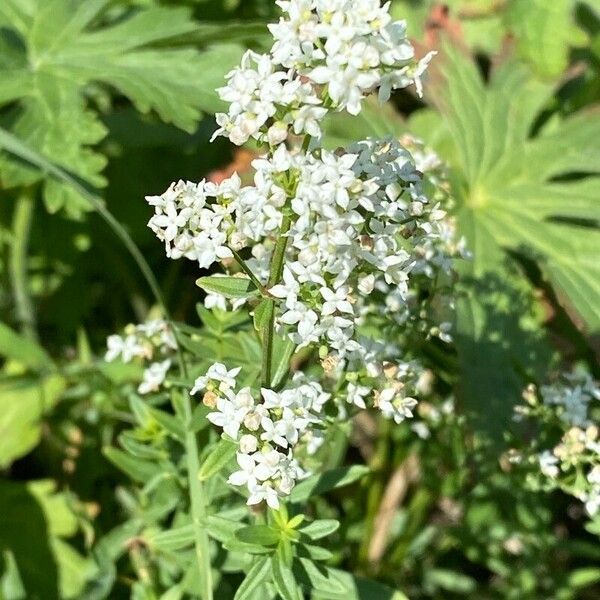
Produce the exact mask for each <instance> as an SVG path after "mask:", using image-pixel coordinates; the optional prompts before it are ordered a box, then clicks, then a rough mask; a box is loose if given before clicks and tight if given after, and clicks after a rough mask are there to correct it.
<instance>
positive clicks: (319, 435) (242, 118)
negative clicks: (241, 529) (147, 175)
mask: <svg viewBox="0 0 600 600" xmlns="http://www.w3.org/2000/svg"><path fill="white" fill-rule="evenodd" d="M277 4H278V5H279V6H280V8H281V9H282V13H283V16H282V18H281V19H280V20H279V22H278V23H276V24H274V25H272V26H271V27H270V30H271V33H272V34H273V37H274V39H275V43H274V45H273V47H272V49H271V51H270V52H269V53H267V54H257V53H255V52H252V51H248V52H247V53H246V54H245V55H244V57H243V59H242V62H241V65H240V66H239V67H238V68H236V69H234V70H233V71H231V73H229V75H228V76H227V85H226V86H225V87H223V88H221V89H220V90H219V94H220V96H221V98H222V99H223V100H225V101H226V102H228V103H229V110H228V112H227V113H226V114H220V115H217V122H218V124H219V129H218V130H217V132H216V133H215V136H219V135H223V136H226V137H228V138H229V139H230V140H231V141H232V142H233V143H234V144H238V145H239V144H243V143H245V142H246V141H248V140H250V139H254V140H257V141H258V142H260V143H261V144H263V145H264V146H266V147H267V148H268V150H267V152H266V154H264V155H262V156H259V157H258V158H256V159H255V160H254V161H253V162H252V167H253V169H254V180H253V184H252V185H247V186H242V185H241V180H240V177H239V176H238V175H237V174H235V175H233V176H232V177H231V178H229V179H225V180H223V181H222V182H220V183H219V184H214V183H210V182H207V181H201V182H200V183H198V184H195V183H191V182H184V181H179V182H177V183H174V184H172V185H171V187H170V188H169V189H168V190H167V191H166V192H165V193H164V194H162V195H160V196H151V197H148V198H147V201H148V203H149V204H150V205H151V206H152V207H153V208H154V216H153V217H152V218H151V219H150V222H149V224H148V225H149V227H150V228H151V229H152V230H153V231H154V232H155V233H156V235H157V237H158V238H159V239H160V240H161V241H163V242H164V244H165V248H166V252H167V255H168V256H169V257H171V258H173V259H178V258H182V257H185V258H188V259H190V260H194V261H197V262H198V264H199V266H200V267H201V268H208V267H211V266H213V265H214V264H215V263H221V264H222V265H223V266H224V267H225V269H226V270H227V269H228V268H229V267H230V266H232V265H233V264H234V261H235V262H237V263H239V266H240V267H242V268H243V270H244V271H246V273H248V271H250V272H251V273H252V275H253V277H252V281H253V282H254V283H258V285H256V286H255V287H256V288H257V291H258V292H259V293H260V294H261V295H262V296H263V297H265V298H268V299H269V300H270V301H271V302H270V304H273V305H274V306H273V312H272V314H273V317H272V318H273V320H274V323H273V325H274V327H275V329H276V332H277V333H278V334H279V335H282V336H287V337H288V338H289V339H290V340H291V341H292V342H293V343H294V345H295V346H296V347H297V348H301V347H305V346H312V347H314V348H318V353H319V357H320V359H321V365H322V367H323V386H324V387H322V386H321V384H319V383H317V382H316V381H313V380H310V379H308V378H306V377H304V376H302V375H300V374H296V375H295V376H294V378H293V380H292V381H291V383H290V384H289V385H288V387H287V388H286V389H284V390H282V391H278V392H276V391H274V390H271V389H267V388H262V389H261V391H260V395H259V394H258V393H257V392H256V391H255V390H252V389H251V388H247V387H246V388H242V389H238V387H237V385H236V381H235V380H236V376H237V375H238V372H239V369H229V370H228V369H227V368H226V367H225V366H224V365H222V364H220V363H215V364H214V365H213V366H212V367H211V368H210V369H209V370H208V372H207V373H206V375H204V376H202V377H200V378H198V379H197V381H196V382H195V385H194V386H193V389H192V394H200V393H202V395H203V402H204V404H206V405H207V406H209V407H211V408H212V409H214V410H213V411H212V412H211V413H210V414H209V416H208V419H209V420H210V421H211V422H212V423H213V424H214V425H216V426H217V427H220V428H221V429H222V430H223V432H224V433H225V434H226V435H227V436H229V437H231V438H232V439H234V440H236V441H237V442H238V443H239V452H238V455H237V456H238V464H239V467H240V469H239V470H238V471H236V472H235V473H233V474H232V475H231V477H230V480H229V481H230V483H232V484H233V485H245V486H246V487H247V488H248V492H249V500H248V502H249V504H255V503H258V502H261V501H265V502H267V504H269V506H272V507H276V506H277V505H278V502H279V498H280V497H281V496H285V495H287V494H289V492H290V491H291V489H292V487H293V485H294V482H295V481H296V480H297V479H298V478H299V477H301V476H302V475H303V470H302V468H301V467H300V465H299V459H298V457H299V456H301V455H310V454H311V453H315V452H316V451H317V450H318V449H319V447H320V446H321V445H322V444H323V442H324V440H325V431H324V425H325V424H326V422H327V419H328V418H329V417H325V414H324V410H323V409H324V407H325V405H326V404H328V406H329V408H328V414H329V415H331V414H332V413H334V412H335V411H336V410H337V413H338V416H337V418H339V419H346V418H349V417H350V416H352V414H354V412H355V411H357V410H361V409H365V408H375V409H377V410H379V411H380V413H381V414H382V415H383V416H384V417H386V418H388V419H392V420H394V421H395V422H396V423H400V422H402V421H404V420H405V419H407V418H411V417H412V416H413V410H414V409H415V406H416V404H417V400H416V397H417V396H418V395H419V393H421V392H422V391H423V389H424V388H425V387H426V385H425V383H424V382H425V380H426V379H427V377H426V376H425V371H424V370H423V369H422V368H421V366H420V365H419V364H418V363H417V362H415V361H414V360H409V356H408V355H407V351H406V348H404V347H403V346H402V342H401V340H400V337H401V336H400V332H402V333H406V331H408V330H409V329H410V328H411V327H413V328H416V325H415V323H418V324H419V327H418V331H419V333H420V334H424V335H425V336H428V337H431V336H437V337H439V338H440V339H442V340H446V341H449V340H450V332H449V329H450V326H449V321H448V320H444V321H442V322H441V323H440V322H438V320H437V319H435V318H432V316H431V315H433V314H434V313H442V312H447V310H446V309H451V308H452V299H451V297H446V296H444V295H443V294H440V293H439V292H438V289H437V288H438V287H441V284H440V286H438V283H439V281H438V280H441V279H444V278H445V279H446V280H451V279H452V274H453V261H454V259H455V257H458V256H464V255H465V254H466V252H465V249H464V244H462V243H461V242H456V240H455V239H454V228H453V225H452V222H451V221H450V220H449V219H448V218H447V215H446V213H445V211H444V210H443V208H442V204H441V202H442V201H443V200H444V199H445V196H444V194H443V193H440V194H437V193H433V194H429V193H427V192H426V188H427V187H431V186H430V185H429V184H430V183H433V186H434V188H435V187H437V186H439V187H440V189H441V188H442V187H443V183H444V181H443V179H444V177H443V174H442V173H441V172H442V171H443V168H442V166H441V163H440V161H439V159H437V157H436V156H435V155H434V154H432V153H431V152H429V151H428V150H427V149H426V148H425V147H424V146H423V145H422V144H421V143H420V142H419V141H418V140H416V139H415V138H412V137H411V138H408V137H407V142H408V143H409V145H410V146H411V147H412V148H415V149H416V151H417V158H418V161H419V164H418V166H417V164H415V159H414V158H413V157H412V155H411V153H410V152H409V150H408V149H407V148H406V147H404V146H403V145H402V144H401V143H400V142H399V141H398V140H395V139H392V138H390V139H385V140H373V139H367V140H364V141H361V142H357V143H354V144H352V145H350V146H349V147H348V148H340V149H338V150H337V151H335V152H331V151H329V150H326V149H325V148H323V147H322V146H321V143H320V137H321V129H320V122H321V121H322V119H323V118H324V117H325V115H326V114H327V112H328V111H331V110H334V111H342V110H345V111H347V112H349V113H350V114H358V113H359V112H360V110H361V104H362V101H363V100H364V98H365V97H366V96H368V95H369V94H371V93H378V95H379V98H380V99H381V100H387V98H388V97H389V95H390V93H391V91H392V90H394V89H398V88H402V87H406V86H408V85H410V84H414V85H415V86H416V88H417V92H419V93H420V88H421V84H420V77H421V75H422V73H423V71H424V69H425V68H426V66H427V63H428V62H429V60H430V58H431V56H432V55H431V54H430V55H428V56H427V57H425V58H424V59H422V60H421V61H417V60H415V56H414V50H413V48H412V46H411V44H410V43H409V42H408V40H407V38H406V26H405V23H403V22H392V20H391V17H390V15H389V3H387V4H384V5H383V6H381V5H380V2H379V1H378V0H352V1H350V0H328V1H325V0H289V1H288V0H286V1H280V2H277ZM290 134H294V135H296V136H302V137H303V143H302V144H301V148H297V147H294V145H295V142H294V140H293V139H290ZM298 145H299V144H298ZM426 172H431V175H427V176H426V175H425V174H424V173H426ZM426 184H427V185H426ZM276 250H277V251H276ZM242 257H243V258H242ZM275 257H277V261H276V260H275ZM276 263H277V267H275V268H273V266H274V265H275V264H276ZM434 282H435V283H434ZM245 302H248V305H249V308H250V310H251V311H252V310H253V309H254V308H255V306H256V297H253V298H250V299H249V300H246V299H245V298H242V299H236V300H235V301H234V302H233V307H235V308H237V307H239V306H241V305H242V304H243V303H245ZM205 303H206V305H207V306H208V307H212V308H220V309H227V308H229V307H230V306H231V301H230V300H226V299H225V298H224V297H222V296H220V295H219V294H216V293H210V294H208V296H207V297H206V299H205ZM442 309H443V310H442ZM383 332H385V334H384V333H383ZM386 338H389V339H394V340H396V342H395V343H390V342H389V341H387V340H386ZM161 368H162V370H164V367H163V366H162V365H155V366H154V369H153V371H152V372H151V373H150V372H149V373H148V377H147V379H148V381H147V382H146V386H145V388H146V387H148V388H152V386H154V385H155V381H157V380H158V379H159V378H160V376H161V373H162V371H161ZM167 368H168V367H167ZM145 388H144V389H145ZM324 388H325V389H324ZM329 392H330V393H329Z"/></svg>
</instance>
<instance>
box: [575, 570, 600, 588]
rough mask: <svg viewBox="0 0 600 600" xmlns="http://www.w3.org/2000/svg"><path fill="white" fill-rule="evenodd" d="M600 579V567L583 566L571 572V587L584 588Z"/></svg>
mask: <svg viewBox="0 0 600 600" xmlns="http://www.w3.org/2000/svg"><path fill="white" fill-rule="evenodd" d="M598 581H600V568H598V567H582V568H580V569H575V570H574V571H572V572H571V573H569V587H570V588H575V589H579V588H583V587H587V586H589V585H592V584H593V583H596V582H598Z"/></svg>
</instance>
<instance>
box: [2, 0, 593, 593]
mask: <svg viewBox="0 0 600 600" xmlns="http://www.w3.org/2000/svg"><path fill="white" fill-rule="evenodd" d="M392 11H393V14H394V16H395V17H396V18H406V19H407V21H408V24H409V32H410V35H411V37H412V39H413V40H414V42H415V44H416V46H417V48H418V50H419V52H420V53H424V52H425V51H426V50H428V49H437V50H438V51H439V55H438V56H437V57H436V59H435V60H434V63H433V64H432V68H431V70H430V74H429V79H428V81H427V82H426V85H425V90H426V95H425V98H424V100H423V101H421V100H418V99H417V98H416V97H415V96H414V95H412V94H411V93H408V92H401V93H399V94H397V95H396V96H395V97H394V98H393V99H392V102H391V103H390V104H389V105H388V106H386V107H384V108H383V109H381V108H379V107H377V106H368V107H367V109H366V110H365V111H364V112H363V113H362V114H361V116H360V119H357V120H356V122H354V123H353V124H352V125H351V126H350V125H349V124H348V123H347V122H346V119H344V117H342V116H336V117H334V118H332V119H331V120H330V122H329V123H328V125H327V131H328V143H330V144H331V145H332V146H334V147H335V146H337V145H340V144H343V143H345V141H347V140H353V139H356V138H358V137H361V136H366V135H383V134H392V135H396V136H398V137H402V136H403V135H405V134H406V133H411V134H414V135H416V136H418V137H419V138H421V139H423V140H424V141H425V143H426V144H427V145H429V146H431V147H432V148H433V149H434V150H435V151H436V152H437V153H438V154H439V155H440V157H441V158H442V159H443V160H444V161H445V162H446V163H447V165H448V173H449V182H450V193H451V195H452V197H453V199H454V202H455V209H454V212H455V215H456V220H457V228H458V232H459V234H460V235H464V236H465V237H466V239H467V242H468V246H469V248H470V250H471V251H472V252H473V260H472V261H468V262H466V263H465V264H464V265H463V266H462V273H461V283H460V290H459V295H458V299H457V318H456V328H455V336H454V337H455V343H454V345H453V346H452V349H451V350H450V351H449V350H448V349H444V350H443V351H439V349H438V351H437V352H433V351H432V353H431V357H430V364H429V365H428V366H429V367H430V368H431V369H432V371H433V372H434V373H436V375H437V376H438V380H439V381H438V383H437V384H436V388H435V394H436V396H435V397H436V398H437V400H435V401H434V400H432V402H434V403H435V402H437V403H438V404H441V401H442V400H443V399H444V397H446V396H447V395H449V394H450V393H451V392H454V395H455V397H456V408H455V412H454V413H453V414H452V415H449V416H446V417H444V418H443V419H441V420H439V421H438V423H439V424H438V425H437V426H436V427H434V426H433V425H432V426H431V427H432V433H431V437H430V438H429V439H427V440H419V439H415V435H414V433H412V432H410V431H409V430H405V429H402V428H398V429H393V428H387V427H385V426H384V425H382V424H378V423H372V422H367V423H357V424H356V428H355V429H356V432H355V434H354V435H355V437H356V438H357V439H355V440H354V443H353V445H351V447H350V449H349V450H348V452H351V453H356V454H357V455H358V456H360V457H361V459H362V460H364V461H366V462H367V463H368V464H369V465H370V466H371V468H372V474H371V475H370V476H369V478H368V481H367V483H366V484H365V485H363V486H362V487H361V488H360V489H359V490H357V492H356V494H358V495H356V494H354V495H349V496H344V495H343V494H342V493H341V492H340V493H339V494H338V495H337V496H334V497H332V498H330V499H329V501H327V502H326V501H325V500H323V501H322V505H320V506H318V507H317V508H318V511H319V512H320V514H322V515H323V516H328V515H329V516H332V517H337V518H340V519H341V520H342V522H343V523H344V529H343V530H342V531H341V532H340V535H339V538H338V543H339V547H338V550H337V552H336V557H337V559H338V560H339V563H340V564H342V565H344V566H345V567H346V568H350V569H352V570H354V571H356V572H359V573H365V574H369V575H370V576H372V577H374V578H380V579H381V580H382V581H384V582H386V583H388V584H390V585H392V586H397V587H398V588H400V589H402V590H403V591H405V592H406V593H407V594H408V595H409V597H411V598H454V597H470V598H473V597H477V598H515V599H516V598H518V599H522V598H540V597H544V598H565V599H566V598H586V597H589V598H594V597H598V594H599V593H600V588H598V587H597V585H596V587H594V585H595V582H597V581H598V580H599V579H600V570H599V569H598V568H597V566H594V565H597V564H598V562H599V561H600V547H599V546H598V543H597V536H596V537H595V536H593V535H590V534H589V533H587V532H586V531H584V529H583V526H582V519H581V512H580V511H579V512H578V511H577V509H576V508H573V506H571V505H570V504H569V502H568V500H567V499H566V498H565V497H562V496H560V495H557V494H554V495H552V496H544V495H541V494H536V493H533V492H529V491H527V490H524V489H521V487H520V486H519V485H516V484H515V482H514V481H513V480H512V479H511V477H512V476H511V473H510V470H503V469H501V468H500V466H499V464H498V460H497V458H496V459H494V458H490V456H491V455H493V456H496V457H497V456H498V455H499V450H498V449H501V448H502V447H503V443H504V442H503V432H505V431H506V430H507V429H509V428H510V427H511V426H512V425H511V414H512V408H513V406H514V405H515V403H518V402H519V399H520V395H521V390H522V389H523V387H524V385H525V384H526V383H527V382H530V381H541V380H543V379H544V378H545V377H547V376H548V374H549V373H551V372H552V371H554V370H558V369H565V368H567V367H569V366H571V365H573V364H585V365H587V368H588V369H590V370H591V371H592V373H594V374H595V375H596V377H598V376H599V375H600V368H599V365H598V353H599V351H600V337H599V336H600V233H599V230H598V225H599V221H600V208H599V207H600V179H599V178H598V174H599V173H600V112H599V109H598V101H599V100H600V78H599V70H600V2H599V1H598V0H552V1H547V0H452V1H448V2H437V1H434V0H393V2H392ZM275 15H276V7H275V6H274V3H273V2H271V1H269V0H222V1H215V0H172V1H167V0H165V1H159V0H2V2H1V3H0V198H1V200H0V315H1V321H2V322H1V323H0V356H1V357H2V360H3V366H2V370H1V371H0V477H1V478H0V515H1V518H0V565H1V568H0V573H2V572H3V573H4V575H3V577H2V579H1V580H0V598H7V599H8V598H36V597H39V598H44V599H51V598H58V597H60V598H102V597H111V598H113V597H122V596H125V597H126V596H127V594H128V593H129V589H130V587H131V583H130V579H131V578H132V577H134V575H132V572H131V567H127V566H123V565H122V564H121V563H120V562H119V561H120V560H121V558H120V557H121V555H123V554H126V553H129V555H131V554H132V553H133V554H135V552H134V550H135V549H132V548H128V549H127V548H125V547H124V541H125V540H127V539H129V537H128V536H130V535H131V532H130V531H128V530H127V526H126V525H125V526H119V523H120V522H121V521H122V520H123V519H122V518H121V516H122V514H123V512H129V513H135V512H136V510H137V509H136V507H135V506H134V502H133V500H132V499H131V498H130V497H128V496H127V494H126V492H125V491H123V490H124V488H123V489H121V488H119V489H121V491H120V492H118V493H117V496H116V497H115V493H114V490H115V486H116V485H117V484H121V483H124V482H125V479H124V478H123V477H122V475H119V473H118V472H117V471H116V470H115V469H114V467H113V466H111V464H110V463H109V462H107V461H106V460H104V458H103V457H102V456H101V454H100V448H102V447H104V446H105V445H107V444H109V443H110V442H111V441H112V440H113V439H114V437H115V436H116V434H117V433H118V432H119V431H120V430H121V428H122V425H123V423H124V422H126V421H127V420H128V419H129V416H128V414H127V408H126V402H125V401H124V400H123V399H122V398H120V397H119V395H118V393H116V392H115V386H117V385H118V384H119V382H121V381H124V380H127V378H128V377H129V376H130V373H128V372H127V371H124V370H123V369H122V368H120V369H117V368H116V367H114V366H113V367H109V366H108V365H105V364H103V363H102V362H101V361H99V359H97V358H95V356H96V355H101V354H102V348H103V346H104V341H105V338H106V336H107V335H108V334H110V333H112V332H114V331H116V330H118V329H119V328H121V327H122V326H123V325H125V324H126V323H128V322H132V321H133V322H138V321H142V320H144V319H145V318H147V317H148V315H149V314H152V310H153V308H154V307H153V300H152V296H151V294H150V293H149V290H148V289H147V287H146V284H145V282H144V280H143V278H142V276H141V275H140V273H139V271H138V269H137V267H136V264H135V262H134V261H133V260H132V259H131V258H130V256H129V255H128V254H127V252H126V251H125V250H124V248H123V247H122V245H121V244H120V242H119V241H118V239H117V238H116V237H115V236H114V233H113V232H112V231H111V230H110V229H109V228H108V227H107V226H106V224H105V222H103V221H102V220H101V219H100V217H99V216H98V214H97V213H96V212H94V210H93V206H91V205H90V203H89V200H88V199H87V198H86V197H84V196H82V195H81V193H79V192H78V191H77V190H76V189H75V188H73V186H70V185H67V184H65V183H63V182H61V181H59V180H57V179H56V178H55V177H53V176H51V175H49V174H48V173H47V172H44V170H43V169H39V168H37V167H35V166H34V165H32V163H31V162H27V161H23V160H22V158H23V157H22V156H21V157H18V156H17V155H16V154H15V152H13V151H11V146H10V144H9V143H8V142H9V141H10V140H14V139H16V140H18V141H20V142H22V143H23V144H25V145H26V146H27V147H29V148H31V149H32V150H34V151H36V152H37V153H39V154H40V155H41V156H43V157H45V158H46V159H47V160H49V161H50V162H51V163H52V164H54V165H57V166H58V167H61V168H64V169H66V170H67V171H68V172H69V173H70V174H72V175H73V176H74V177H75V178H76V179H77V180H78V181H79V182H81V183H82V184H83V185H84V186H85V187H87V188H88V189H92V190H97V192H98V194H99V195H100V197H101V198H102V201H103V202H104V203H105V205H106V207H107V208H108V209H109V210H110V212H111V213H112V214H114V215H115V217H116V218H117V219H118V221H120V222H121V223H123V224H124V225H125V227H126V229H127V232H128V233H129V235H130V236H131V237H132V239H133V240H134V241H135V242H136V243H137V244H138V245H139V247H140V248H141V249H142V252H143V254H144V256H145V257H146V259H147V260H148V261H149V263H150V265H151V266H152V268H153V271H154V272H155V274H156V275H157V277H158V279H159V283H160V285H161V288H162V290H163V291H164V293H165V296H166V300H167V303H168V305H169V307H170V308H171V310H172V312H173V314H174V316H175V317H176V318H177V319H179V320H185V321H187V322H192V323H194V324H198V323H199V321H198V317H197V316H196V312H195V305H196V303H197V301H198V296H197V292H196V288H195V286H194V285H193V283H194V280H195V278H196V277H197V269H196V267H195V266H194V265H193V264H191V263H182V262H169V261H167V259H166V258H165V257H164V253H163V250H162V248H161V246H160V244H157V243H155V241H154V240H153V236H152V234H151V233H150V232H149V231H148V230H147V228H146V222H147V220H148V218H149V216H150V215H149V212H148V208H147V205H146V204H145V202H144V201H143V197H144V196H145V195H148V194H154V193H159V192H161V191H162V190H163V189H165V188H166V187H167V186H168V184H169V183H170V182H171V181H172V180H173V179H175V178H183V179H191V180H194V181H198V180H200V179H202V178H203V177H212V178H213V179H218V178H219V177H222V176H223V174H226V173H229V172H230V171H231V170H232V169H233V168H235V169H237V170H239V171H241V172H242V173H247V172H248V171H249V162H250V160H251V158H252V156H253V154H252V152H253V150H252V148H249V149H243V150H239V149H236V150H234V149H232V148H231V147H230V146H228V144H227V143H225V142H224V141H222V140H221V141H218V142H216V143H214V144H210V145H209V144H208V140H209V138H210V136H211V134H212V131H213V130H214V125H213V114H214V112H216V111H218V110H219V109H220V108H221V104H220V101H219V100H218V97H217V95H216V94H215V92H214V89H215V88H216V87H218V86H219V85H220V84H221V82H222V81H223V78H224V76H225V74H226V73H227V72H228V71H229V70H230V69H231V68H232V67H233V66H234V65H235V64H236V63H237V62H238V61H239V58H240V56H241V55H242V53H243V51H244V49H245V48H247V47H252V48H255V49H258V50H260V49H263V48H264V47H266V46H268V44H269V40H268V32H267V29H266V23H268V22H269V21H270V20H272V19H273V18H275ZM92 367H93V368H92ZM436 410H437V409H436ZM344 448H345V447H344ZM494 453H496V454H494ZM415 461H416V463H415ZM415 464H416V466H415ZM399 472H401V475H402V477H403V480H404V481H405V482H408V483H407V484H406V487H407V489H406V490H405V491H404V492H402V493H398V490H397V489H396V496H395V497H394V498H392V500H393V501H392V502H391V506H392V508H393V510H392V518H391V520H389V521H385V524H386V525H387V526H388V527H389V530H388V534H387V536H384V540H385V543H383V545H381V544H382V543H381V542H377V543H379V546H378V545H377V543H375V542H374V541H373V540H375V541H377V540H380V539H381V537H377V535H379V536H381V527H382V525H381V511H380V507H381V505H382V501H383V500H385V499H386V498H387V499H388V500H389V496H387V495H386V494H390V493H393V490H394V489H395V488H393V486H392V491H391V492H390V486H391V482H393V481H395V480H394V477H395V476H396V475H397V474H398V473H399ZM124 507H125V508H124ZM378 519H379V520H378ZM119 527H120V528H119ZM107 532H110V533H109V534H107ZM377 532H379V533H377ZM67 540H70V543H67ZM90 548H94V551H93V553H90ZM130 558H131V556H130ZM132 560H133V559H132ZM134 563H135V561H134ZM41 565H47V568H46V567H45V566H44V567H43V568H42V567H41ZM120 569H122V570H121V571H120ZM90 582H93V583H90Z"/></svg>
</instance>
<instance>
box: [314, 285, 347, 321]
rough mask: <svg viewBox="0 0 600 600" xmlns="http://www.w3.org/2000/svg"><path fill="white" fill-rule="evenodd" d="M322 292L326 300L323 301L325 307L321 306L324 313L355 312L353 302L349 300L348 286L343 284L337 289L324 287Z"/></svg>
mask: <svg viewBox="0 0 600 600" xmlns="http://www.w3.org/2000/svg"><path fill="white" fill-rule="evenodd" d="M320 292H321V296H323V299H324V300H325V302H323V307H322V308H321V313H322V314H323V315H331V314H333V313H334V312H336V311H339V312H342V313H350V314H353V313H354V309H353V308H352V304H350V302H349V301H348V288H347V287H345V286H342V287H339V288H338V289H337V290H335V291H333V290H330V289H328V288H326V287H322V288H321V289H320Z"/></svg>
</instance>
